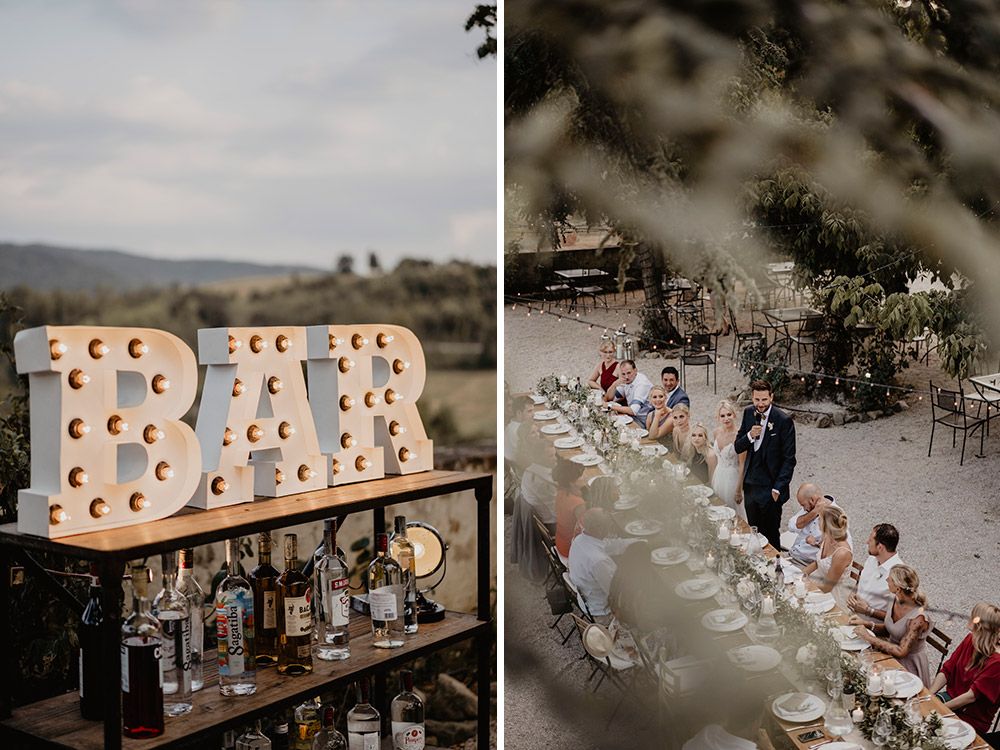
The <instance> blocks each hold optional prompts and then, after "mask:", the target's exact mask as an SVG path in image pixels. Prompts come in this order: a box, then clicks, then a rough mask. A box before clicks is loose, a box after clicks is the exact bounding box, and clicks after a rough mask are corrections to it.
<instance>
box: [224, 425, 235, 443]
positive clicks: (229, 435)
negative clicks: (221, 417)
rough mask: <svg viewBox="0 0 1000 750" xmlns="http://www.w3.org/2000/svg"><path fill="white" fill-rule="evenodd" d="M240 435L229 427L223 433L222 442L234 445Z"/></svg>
mask: <svg viewBox="0 0 1000 750" xmlns="http://www.w3.org/2000/svg"><path fill="white" fill-rule="evenodd" d="M238 437H239V435H237V434H236V433H235V432H233V431H232V430H230V429H229V428H228V427H227V428H226V431H225V433H223V435H222V444H223V445H232V443H233V441H234V440H236V438H238Z"/></svg>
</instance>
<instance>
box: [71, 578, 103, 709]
mask: <svg viewBox="0 0 1000 750" xmlns="http://www.w3.org/2000/svg"><path fill="white" fill-rule="evenodd" d="M103 622H104V606H103V605H102V604H101V581H100V579H99V578H98V576H97V563H91V564H90V600H89V601H88V602H87V607H86V609H84V610H83V615H82V616H81V617H80V630H79V631H78V637H79V639H80V714H81V715H82V716H83V718H85V719H90V720H92V721H98V720H100V719H103V718H104V666H105V664H106V663H107V660H106V659H105V658H104V651H105V649H104V637H103V636H102V634H101V625H102V624H103Z"/></svg>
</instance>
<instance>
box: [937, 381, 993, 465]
mask: <svg viewBox="0 0 1000 750" xmlns="http://www.w3.org/2000/svg"><path fill="white" fill-rule="evenodd" d="M930 384H931V441H930V445H928V446H927V456H928V457H930V455H931V448H933V447H934V427H935V426H936V425H942V426H944V427H947V428H948V429H950V430H951V447H952V448H954V447H955V439H956V438H957V437H958V432H959V431H960V430H961V432H962V455H961V458H960V459H959V461H958V465H959V466H961V465H962V464H963V463H965V441H966V438H968V436H969V433H970V432H975V431H976V430H979V455H980V456H982V455H983V439H984V438H985V436H986V430H985V428H984V425H985V424H986V420H985V419H980V418H978V417H971V416H969V414H968V412H966V410H965V400H966V397H965V394H964V393H963V392H962V386H961V384H959V386H958V390H957V391H952V390H948V389H945V388H939V387H937V386H936V385H934V381H930Z"/></svg>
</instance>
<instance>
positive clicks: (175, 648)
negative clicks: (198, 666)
mask: <svg viewBox="0 0 1000 750" xmlns="http://www.w3.org/2000/svg"><path fill="white" fill-rule="evenodd" d="M160 565H161V569H162V571H163V588H162V589H160V593H158V594H157V595H156V598H155V599H153V614H154V615H155V616H156V619H157V620H159V621H160V630H162V631H163V648H162V650H161V652H160V661H161V663H162V664H163V712H164V713H165V714H166V715H167V716H183V715H184V714H186V713H188V712H190V711H191V708H192V703H191V610H190V608H189V605H188V600H187V598H186V597H185V596H184V595H183V594H181V592H180V591H178V590H177V553H176V552H166V553H164V554H162V555H160Z"/></svg>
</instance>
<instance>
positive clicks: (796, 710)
mask: <svg viewBox="0 0 1000 750" xmlns="http://www.w3.org/2000/svg"><path fill="white" fill-rule="evenodd" d="M811 705H812V696H811V695H809V694H808V693H792V694H791V695H789V696H788V697H787V698H785V699H784V700H783V701H781V703H778V704H777V706H778V708H779V709H781V710H782V711H784V712H785V713H786V714H800V713H802V712H803V711H805V710H806V709H807V708H809V706H811Z"/></svg>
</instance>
